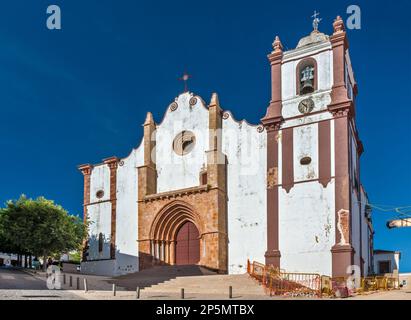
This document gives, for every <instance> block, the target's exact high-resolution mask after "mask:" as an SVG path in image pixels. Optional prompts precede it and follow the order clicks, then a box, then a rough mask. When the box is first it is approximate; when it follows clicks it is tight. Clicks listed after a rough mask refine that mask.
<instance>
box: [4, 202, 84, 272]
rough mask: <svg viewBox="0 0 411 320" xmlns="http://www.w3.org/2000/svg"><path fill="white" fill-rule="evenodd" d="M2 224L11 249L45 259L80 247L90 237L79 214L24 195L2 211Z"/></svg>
mask: <svg viewBox="0 0 411 320" xmlns="http://www.w3.org/2000/svg"><path fill="white" fill-rule="evenodd" d="M0 225H1V227H0V229H1V230H2V231H1V234H2V235H1V237H2V238H3V239H4V240H3V241H5V243H8V245H9V246H10V247H11V248H14V249H16V250H19V252H18V253H24V254H27V253H28V254H31V255H35V256H43V259H44V261H47V257H48V256H50V255H55V254H60V253H62V252H66V251H70V250H77V249H79V248H80V247H81V245H82V242H83V239H84V238H85V237H86V236H87V225H86V224H84V223H83V221H82V220H81V219H80V218H79V217H77V216H72V215H69V214H68V212H67V211H66V210H64V209H63V208H62V207H61V206H60V205H57V204H55V203H54V202H53V201H51V200H47V199H45V198H43V197H39V198H37V199H35V200H33V199H29V198H27V197H26V196H24V195H22V196H21V197H20V198H19V199H18V200H14V201H12V200H11V201H8V202H7V206H6V208H4V209H2V210H1V218H0ZM0 251H1V250H0ZM45 265H46V264H45V263H44V268H45Z"/></svg>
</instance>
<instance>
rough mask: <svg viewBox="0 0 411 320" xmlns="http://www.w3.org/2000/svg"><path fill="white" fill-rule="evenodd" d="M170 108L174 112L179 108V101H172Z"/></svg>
mask: <svg viewBox="0 0 411 320" xmlns="http://www.w3.org/2000/svg"><path fill="white" fill-rule="evenodd" d="M169 109H170V111H171V112H174V111H176V110H177V109H178V103H177V102H176V101H174V102H172V103H170V106H169Z"/></svg>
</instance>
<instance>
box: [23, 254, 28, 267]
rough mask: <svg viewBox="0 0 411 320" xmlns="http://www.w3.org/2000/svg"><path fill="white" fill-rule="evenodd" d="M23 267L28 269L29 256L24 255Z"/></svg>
mask: <svg viewBox="0 0 411 320" xmlns="http://www.w3.org/2000/svg"><path fill="white" fill-rule="evenodd" d="M23 267H24V268H27V254H24V263H23Z"/></svg>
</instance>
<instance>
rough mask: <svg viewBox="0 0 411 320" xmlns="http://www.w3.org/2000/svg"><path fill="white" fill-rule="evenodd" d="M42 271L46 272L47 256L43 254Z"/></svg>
mask: <svg viewBox="0 0 411 320" xmlns="http://www.w3.org/2000/svg"><path fill="white" fill-rule="evenodd" d="M43 271H44V272H45V271H47V254H46V253H44V254H43Z"/></svg>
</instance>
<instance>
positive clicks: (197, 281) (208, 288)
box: [143, 275, 264, 295]
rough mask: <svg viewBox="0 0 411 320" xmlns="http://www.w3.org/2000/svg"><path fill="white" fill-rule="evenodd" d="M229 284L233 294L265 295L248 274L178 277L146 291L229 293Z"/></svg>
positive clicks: (147, 288)
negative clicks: (182, 289)
mask: <svg viewBox="0 0 411 320" xmlns="http://www.w3.org/2000/svg"><path fill="white" fill-rule="evenodd" d="M229 286H232V288H233V294H255V295H264V290H263V288H262V287H261V286H260V285H259V284H258V283H256V282H255V281H254V280H252V279H251V278H249V276H248V275H214V276H202V277H177V278H175V279H172V280H169V281H166V282H163V283H159V284H156V285H153V286H151V287H146V288H145V289H144V290H143V291H144V292H145V293H154V292H164V293H173V292H174V293H176V292H177V293H178V292H180V290H181V288H184V290H185V292H187V293H208V294H228V292H229Z"/></svg>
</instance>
